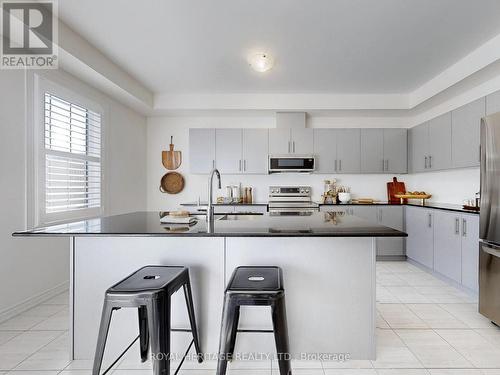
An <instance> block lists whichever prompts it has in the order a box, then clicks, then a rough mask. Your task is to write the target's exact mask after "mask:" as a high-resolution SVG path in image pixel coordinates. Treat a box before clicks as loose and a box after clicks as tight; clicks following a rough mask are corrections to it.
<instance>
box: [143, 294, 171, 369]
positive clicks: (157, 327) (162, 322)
mask: <svg viewBox="0 0 500 375" xmlns="http://www.w3.org/2000/svg"><path fill="white" fill-rule="evenodd" d="M147 311H148V327H149V337H150V341H151V357H152V361H153V374H154V375H170V296H168V297H164V298H158V299H154V300H151V301H149V302H148V304H147Z"/></svg>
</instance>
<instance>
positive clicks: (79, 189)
mask: <svg viewBox="0 0 500 375" xmlns="http://www.w3.org/2000/svg"><path fill="white" fill-rule="evenodd" d="M43 152H44V161H45V176H44V202H43V204H42V206H43V207H44V211H45V212H44V216H45V218H46V220H44V221H52V220H58V219H70V218H73V217H84V216H92V215H97V214H99V211H100V208H101V115H100V114H99V113H96V112H94V111H91V110H89V109H87V108H84V107H82V106H80V105H77V104H74V103H71V102H69V101H67V100H64V99H62V98H60V97H57V96H55V95H53V94H51V93H48V92H45V93H44V148H43Z"/></svg>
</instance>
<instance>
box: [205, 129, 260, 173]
mask: <svg viewBox="0 0 500 375" xmlns="http://www.w3.org/2000/svg"><path fill="white" fill-rule="evenodd" d="M215 144H216V147H215V149H216V153H215V154H216V155H215V156H216V159H215V160H216V165H217V169H219V171H220V172H221V173H225V174H241V173H249V174H265V173H267V160H268V132H267V129H217V130H216V139H215Z"/></svg>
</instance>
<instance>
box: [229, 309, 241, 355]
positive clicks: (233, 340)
mask: <svg viewBox="0 0 500 375" xmlns="http://www.w3.org/2000/svg"><path fill="white" fill-rule="evenodd" d="M239 321H240V307H239V306H235V307H234V319H233V327H232V331H231V339H230V340H231V341H230V345H229V351H228V353H227V356H228V358H227V359H228V360H229V361H232V360H233V355H234V347H235V346H236V335H237V333H238V323H239Z"/></svg>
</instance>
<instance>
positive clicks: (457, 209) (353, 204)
mask: <svg viewBox="0 0 500 375" xmlns="http://www.w3.org/2000/svg"><path fill="white" fill-rule="evenodd" d="M441 204H443V203H441ZM439 205H440V204H439V203H436V204H435V205H432V204H426V205H424V206H422V205H421V204H418V203H404V204H399V203H389V202H380V203H377V202H375V203H349V204H332V203H319V206H320V207H324V206H332V207H349V206H394V207H399V206H401V207H404V206H410V207H420V208H427V209H432V210H443V211H453V212H461V213H464V214H471V215H479V214H480V212H479V211H472V210H466V209H464V208H461V207H460V205H457V207H444V206H439Z"/></svg>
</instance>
